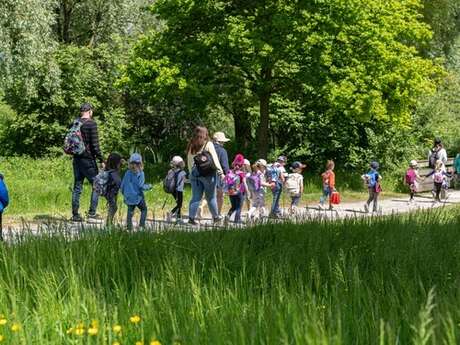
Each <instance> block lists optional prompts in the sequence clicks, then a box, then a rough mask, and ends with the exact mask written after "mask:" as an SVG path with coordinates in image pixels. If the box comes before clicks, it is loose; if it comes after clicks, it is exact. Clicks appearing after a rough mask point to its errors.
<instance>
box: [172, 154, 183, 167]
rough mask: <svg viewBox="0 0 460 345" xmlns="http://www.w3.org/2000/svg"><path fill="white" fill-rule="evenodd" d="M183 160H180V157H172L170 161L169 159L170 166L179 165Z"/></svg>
mask: <svg viewBox="0 0 460 345" xmlns="http://www.w3.org/2000/svg"><path fill="white" fill-rule="evenodd" d="M183 162H184V160H183V159H182V157H181V156H174V157H173V158H172V159H171V164H173V165H179V164H181V163H183Z"/></svg>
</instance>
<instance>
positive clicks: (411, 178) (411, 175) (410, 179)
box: [406, 169, 417, 186]
mask: <svg viewBox="0 0 460 345" xmlns="http://www.w3.org/2000/svg"><path fill="white" fill-rule="evenodd" d="M416 180H417V174H416V173H415V170H414V169H408V170H407V172H406V183H407V184H408V185H409V186H410V185H412V184H414V183H415V181H416Z"/></svg>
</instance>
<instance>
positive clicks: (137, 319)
mask: <svg viewBox="0 0 460 345" xmlns="http://www.w3.org/2000/svg"><path fill="white" fill-rule="evenodd" d="M129 322H131V323H134V324H138V323H139V322H141V317H140V316H139V315H133V316H131V317H130V318H129Z"/></svg>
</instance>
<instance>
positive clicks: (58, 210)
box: [0, 157, 398, 222]
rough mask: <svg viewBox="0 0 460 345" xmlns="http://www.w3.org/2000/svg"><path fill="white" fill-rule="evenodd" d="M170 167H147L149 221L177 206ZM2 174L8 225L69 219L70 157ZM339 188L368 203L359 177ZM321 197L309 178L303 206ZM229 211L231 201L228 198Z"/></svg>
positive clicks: (25, 162)
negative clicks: (165, 180) (169, 190)
mask: <svg viewBox="0 0 460 345" xmlns="http://www.w3.org/2000/svg"><path fill="white" fill-rule="evenodd" d="M166 170H167V167H165V166H158V165H155V166H153V165H150V164H147V166H146V178H147V180H148V181H149V182H151V183H153V184H154V189H153V191H150V192H147V193H146V199H147V204H148V206H149V208H150V211H149V216H150V217H153V216H155V217H157V218H158V217H164V215H165V214H166V212H168V211H169V210H170V209H171V208H172V207H173V206H174V200H173V198H172V197H171V196H170V195H167V194H165V193H164V192H163V189H162V184H161V178H162V177H163V175H165V174H166ZM0 172H2V173H3V174H4V175H5V181H6V183H7V185H8V188H9V190H10V194H11V205H10V207H9V208H8V210H7V213H6V221H7V222H8V221H10V222H11V221H18V219H19V218H24V219H26V220H33V219H39V218H40V217H70V213H71V202H70V201H71V191H72V186H73V175H72V161H71V158H69V157H61V158H49V159H38V160H33V159H31V158H28V157H9V158H0ZM383 187H384V194H383V197H385V196H388V197H393V196H395V195H398V192H396V191H397V188H396V183H395V181H394V180H392V179H390V178H386V179H385V180H384V186H383ZM337 188H338V190H339V191H340V192H341V193H342V199H343V201H345V202H346V201H356V200H365V199H366V198H367V191H366V190H365V188H364V187H363V185H362V182H361V179H360V177H359V174H349V173H341V172H338V173H337ZM89 195H90V185H89V184H88V183H85V187H84V191H83V194H82V199H81V212H82V213H84V212H86V211H87V209H88V206H89ZM320 195H321V179H320V177H319V176H316V175H312V174H307V175H306V178H305V193H304V195H303V203H304V204H306V203H313V204H316V203H317V202H318V200H319V197H320ZM189 200H190V188H189V187H187V189H186V193H185V202H184V207H185V209H186V208H187V207H188V201H189ZM118 201H119V206H120V207H119V212H118V215H117V217H118V219H122V218H123V217H124V216H125V214H126V208H125V207H124V205H123V202H122V198H121V197H120V198H119V200H118ZM270 202H271V201H270V193H268V194H267V205H269V204H270ZM226 203H227V207H228V204H229V203H228V200H227V198H226ZM281 204H282V206H284V207H288V205H289V197H288V196H286V195H283V197H282V199H281ZM106 209H107V206H106V202H105V200H104V199H101V201H100V207H99V212H100V213H101V214H105V213H106Z"/></svg>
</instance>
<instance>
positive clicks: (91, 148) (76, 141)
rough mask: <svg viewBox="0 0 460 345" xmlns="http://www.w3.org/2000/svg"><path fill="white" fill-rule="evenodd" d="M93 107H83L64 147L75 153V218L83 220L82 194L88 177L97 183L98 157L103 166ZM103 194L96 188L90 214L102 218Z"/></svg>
mask: <svg viewBox="0 0 460 345" xmlns="http://www.w3.org/2000/svg"><path fill="white" fill-rule="evenodd" d="M92 116H93V108H92V106H91V104H90V103H83V104H82V105H81V107H80V117H79V118H77V119H76V120H75V121H74V123H73V125H72V126H71V128H70V130H69V132H68V134H67V136H66V139H65V143H64V151H65V152H66V153H67V154H70V155H72V156H73V174H74V185H73V191H72V221H75V222H81V221H82V220H83V219H82V217H81V215H80V213H79V208H80V196H81V192H82V190H83V182H84V180H85V179H87V180H88V181H89V183H90V184H91V186H93V182H94V178H95V177H96V176H97V174H98V172H99V169H98V165H97V162H96V161H98V162H99V163H100V164H101V165H102V166H103V158H102V153H101V150H100V147H99V136H98V131H97V124H96V122H95V121H94V120H93V119H92ZM98 200H99V196H98V194H97V193H96V192H95V190H94V189H93V190H92V193H91V202H90V207H89V211H88V218H92V219H96V218H98V216H97V214H96V209H97V204H98Z"/></svg>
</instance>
